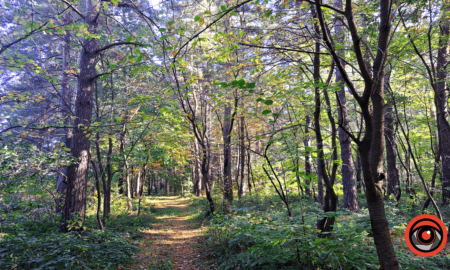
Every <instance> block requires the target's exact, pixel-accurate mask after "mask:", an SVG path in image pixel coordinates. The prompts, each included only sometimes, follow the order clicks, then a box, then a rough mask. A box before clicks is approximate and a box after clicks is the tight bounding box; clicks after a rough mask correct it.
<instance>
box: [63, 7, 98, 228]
mask: <svg viewBox="0 0 450 270" xmlns="http://www.w3.org/2000/svg"><path fill="white" fill-rule="evenodd" d="M84 23H85V24H86V25H87V26H88V27H87V31H88V32H89V33H90V34H92V35H97V34H98V17H97V16H96V12H95V7H94V5H93V3H92V0H86V13H85V20H84ZM97 50H98V39H97V38H89V39H84V41H83V46H82V49H81V56H80V67H79V68H80V74H79V76H78V91H77V99H76V103H75V122H74V135H73V141H72V145H71V147H70V148H71V150H70V152H71V154H72V156H73V157H75V158H76V159H77V161H76V162H74V163H73V164H72V165H70V166H69V167H68V169H67V177H68V179H67V182H68V186H67V192H66V199H65V204H64V210H63V212H62V220H61V226H60V231H62V232H67V231H69V228H68V227H67V226H68V221H69V220H74V219H75V218H76V219H77V220H79V221H80V224H81V225H83V224H84V219H85V215H86V191H87V178H88V171H89V160H90V154H89V150H90V141H89V138H88V137H86V135H87V134H89V133H87V134H85V133H84V131H88V128H89V127H90V126H91V118H92V107H93V94H94V87H95V76H96V75H97V71H96V69H95V64H96V63H97V58H98V53H97ZM74 216H75V217H74ZM80 227H82V226H80Z"/></svg>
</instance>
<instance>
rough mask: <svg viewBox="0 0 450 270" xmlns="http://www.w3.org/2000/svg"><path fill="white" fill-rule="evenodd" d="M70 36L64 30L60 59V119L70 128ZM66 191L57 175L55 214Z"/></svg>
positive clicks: (65, 140)
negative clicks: (61, 56) (61, 57)
mask: <svg viewBox="0 0 450 270" xmlns="http://www.w3.org/2000/svg"><path fill="white" fill-rule="evenodd" d="M69 21H70V12H67V13H66V14H65V15H64V22H65V23H68V22H69ZM70 36H71V33H70V31H69V30H66V33H65V34H64V46H63V59H62V78H61V91H62V97H61V102H60V104H61V105H60V106H61V117H62V118H63V122H64V125H65V126H70V123H71V120H70V115H71V113H70V112H71V104H72V91H71V89H70V78H69V71H68V70H69V68H70V64H69V61H70ZM70 133H71V130H70V129H69V128H65V129H64V137H63V140H62V142H63V143H64V146H65V147H66V148H70V147H71V141H72V139H71V136H72V135H71V134H70ZM61 173H62V174H64V175H65V176H66V177H67V168H62V169H61ZM66 189H67V179H66V178H65V177H64V176H62V175H61V174H58V178H57V184H56V191H57V192H58V194H59V195H58V198H57V199H56V212H57V213H60V212H61V211H62V209H63V202H64V196H65V195H66Z"/></svg>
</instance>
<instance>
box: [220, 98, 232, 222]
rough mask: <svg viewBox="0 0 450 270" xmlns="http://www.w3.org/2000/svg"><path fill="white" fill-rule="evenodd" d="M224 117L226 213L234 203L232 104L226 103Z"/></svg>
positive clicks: (224, 197) (224, 196)
mask: <svg viewBox="0 0 450 270" xmlns="http://www.w3.org/2000/svg"><path fill="white" fill-rule="evenodd" d="M223 116H224V119H223V127H222V136H223V179H224V181H223V182H224V187H223V199H224V201H225V203H224V206H225V209H224V210H225V213H229V212H230V210H231V209H230V208H231V204H232V203H233V186H232V174H231V167H232V155H231V128H232V126H231V106H230V104H228V103H227V104H225V110H224V115H223Z"/></svg>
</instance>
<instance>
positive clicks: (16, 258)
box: [0, 230, 136, 269]
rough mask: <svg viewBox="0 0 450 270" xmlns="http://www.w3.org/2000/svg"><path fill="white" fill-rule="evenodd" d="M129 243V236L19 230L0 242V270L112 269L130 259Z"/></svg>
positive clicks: (102, 233)
mask: <svg viewBox="0 0 450 270" xmlns="http://www.w3.org/2000/svg"><path fill="white" fill-rule="evenodd" d="M131 240H132V238H131V236H130V234H128V233H123V234H120V233H111V232H108V231H105V232H101V231H98V230H91V231H89V230H88V231H83V232H82V233H78V232H71V233H67V234H62V233H57V232H52V233H45V234H41V235H40V236H36V235H33V234H27V233H26V232H24V231H23V230H22V231H20V232H18V233H10V234H7V235H6V236H5V237H4V238H3V239H1V241H0V269H15V268H17V269H113V268H116V267H117V265H119V264H126V263H128V262H129V261H130V260H131V259H132V255H133V252H134V251H135V250H136V248H135V247H134V246H133V245H132V244H130V241H131Z"/></svg>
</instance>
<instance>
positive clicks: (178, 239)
mask: <svg viewBox="0 0 450 270" xmlns="http://www.w3.org/2000/svg"><path fill="white" fill-rule="evenodd" d="M189 202H190V199H189V198H182V197H177V196H166V197H150V198H148V199H147V200H146V201H145V203H144V204H143V207H149V206H150V205H151V210H152V211H151V213H149V212H147V213H149V214H150V215H152V221H153V222H152V224H151V228H150V229H149V230H145V231H142V232H143V233H144V239H142V241H141V242H140V246H141V249H140V251H139V252H138V253H137V254H136V255H135V259H136V261H135V262H134V263H133V264H132V265H130V266H128V267H127V269H130V268H131V269H155V270H156V269H158V270H165V269H183V270H203V269H209V268H208V267H206V265H205V266H204V267H203V266H200V264H202V256H201V254H200V251H199V245H201V243H202V242H203V239H204V235H203V234H202V232H203V231H204V229H203V228H202V227H201V226H200V222H201V212H200V209H199V206H194V205H191V204H189Z"/></svg>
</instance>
